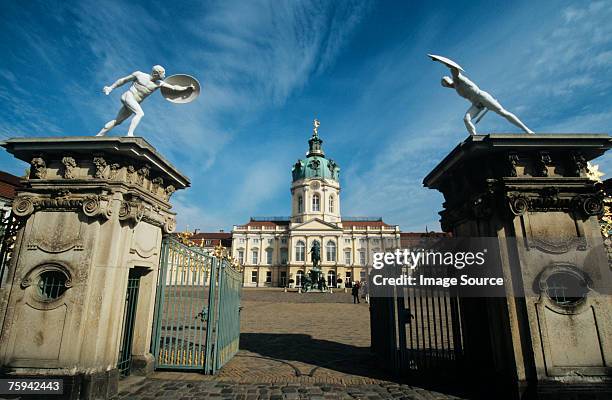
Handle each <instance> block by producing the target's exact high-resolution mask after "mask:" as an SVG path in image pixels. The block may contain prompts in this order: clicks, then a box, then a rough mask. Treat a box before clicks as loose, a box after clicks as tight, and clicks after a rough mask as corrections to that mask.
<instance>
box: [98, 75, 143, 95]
mask: <svg viewBox="0 0 612 400" xmlns="http://www.w3.org/2000/svg"><path fill="white" fill-rule="evenodd" d="M134 79H136V76H135V75H134V74H130V75H128V76H124V77H123V78H119V79H117V80H116V81H115V83H113V84H112V85H110V86H104V89H103V91H104V93H105V94H107V95H108V94H109V93H110V92H112V91H113V89H116V88H118V87H119V86H122V85H125V84H126V83H128V82H131V81H133V80H134Z"/></svg>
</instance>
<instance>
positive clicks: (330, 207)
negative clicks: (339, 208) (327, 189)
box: [329, 196, 334, 213]
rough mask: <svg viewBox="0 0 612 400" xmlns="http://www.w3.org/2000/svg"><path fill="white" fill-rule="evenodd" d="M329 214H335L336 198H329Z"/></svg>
mask: <svg viewBox="0 0 612 400" xmlns="http://www.w3.org/2000/svg"><path fill="white" fill-rule="evenodd" d="M329 212H330V213H333V212H334V196H329Z"/></svg>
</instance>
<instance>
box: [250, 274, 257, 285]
mask: <svg viewBox="0 0 612 400" xmlns="http://www.w3.org/2000/svg"><path fill="white" fill-rule="evenodd" d="M251 283H257V271H251Z"/></svg>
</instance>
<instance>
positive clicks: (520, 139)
mask: <svg viewBox="0 0 612 400" xmlns="http://www.w3.org/2000/svg"><path fill="white" fill-rule="evenodd" d="M611 146H612V139H611V138H610V137H609V136H608V135H605V134H536V135H525V134H520V135H518V134H512V135H509V134H491V135H475V136H470V137H469V138H467V139H466V140H465V141H464V142H462V143H461V144H459V145H458V146H457V147H456V148H455V149H454V150H452V151H451V152H450V154H448V155H447V156H446V157H445V158H444V160H442V162H440V164H438V165H437V166H436V167H435V168H434V169H433V171H431V172H430V173H429V175H427V177H426V178H425V179H424V185H425V186H426V187H428V188H433V189H437V190H439V191H440V192H442V194H443V195H444V200H445V201H444V205H443V207H444V209H443V211H441V212H440V215H441V217H442V218H441V224H442V229H443V230H444V231H446V232H451V233H452V234H453V235H454V236H458V237H492V238H496V240H495V242H496V243H498V244H499V248H498V249H497V250H496V254H489V256H488V257H490V258H495V259H496V262H498V263H497V265H500V266H501V267H500V270H501V274H502V276H503V278H504V283H505V285H504V290H505V294H506V296H505V297H504V298H464V299H461V301H460V304H461V314H462V315H461V323H462V333H463V341H464V342H463V344H464V354H465V362H466V365H465V368H464V371H468V372H467V374H466V377H468V379H472V382H471V383H472V385H473V386H476V387H480V388H482V389H483V392H484V393H487V394H488V395H489V398H494V397H495V398H501V397H503V398H517V399H518V398H534V397H535V396H538V397H539V398H555V399H557V398H563V397H564V396H566V397H567V398H575V397H572V396H575V395H576V394H577V393H582V392H584V391H587V392H592V393H591V394H596V395H597V394H598V395H601V396H602V398H603V396H606V394H605V393H607V395H609V394H610V383H611V372H612V369H611V367H612V297H611V291H610V286H611V285H610V282H611V281H612V271H611V270H610V267H609V266H608V263H607V260H606V254H605V250H604V249H603V243H602V237H601V234H600V230H599V224H598V219H597V215H598V214H599V213H600V212H601V211H602V206H603V205H602V197H603V193H602V187H601V184H597V183H596V182H594V181H592V180H589V179H588V178H587V175H586V174H587V172H588V171H587V161H590V160H592V159H594V158H596V157H598V156H601V155H602V154H604V153H605V151H606V150H608V149H609V148H610V147H611ZM495 391H497V393H496V394H495ZM593 398H595V397H593Z"/></svg>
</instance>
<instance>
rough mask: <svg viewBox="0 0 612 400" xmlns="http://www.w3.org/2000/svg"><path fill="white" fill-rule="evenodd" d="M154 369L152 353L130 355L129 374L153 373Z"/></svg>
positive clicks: (145, 374)
mask: <svg viewBox="0 0 612 400" xmlns="http://www.w3.org/2000/svg"><path fill="white" fill-rule="evenodd" d="M154 369H155V357H153V354H151V353H148V354H144V355H140V356H138V355H134V356H132V368H131V375H138V376H147V375H149V374H151V373H153V370H154Z"/></svg>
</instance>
